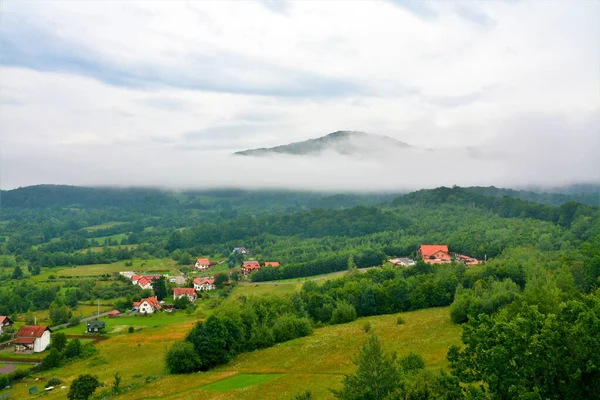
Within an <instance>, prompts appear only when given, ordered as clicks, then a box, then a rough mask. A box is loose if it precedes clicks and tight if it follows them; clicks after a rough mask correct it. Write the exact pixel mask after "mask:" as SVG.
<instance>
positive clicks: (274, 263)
mask: <svg viewBox="0 0 600 400" xmlns="http://www.w3.org/2000/svg"><path fill="white" fill-rule="evenodd" d="M279 265H280V264H279V261H265V267H279Z"/></svg>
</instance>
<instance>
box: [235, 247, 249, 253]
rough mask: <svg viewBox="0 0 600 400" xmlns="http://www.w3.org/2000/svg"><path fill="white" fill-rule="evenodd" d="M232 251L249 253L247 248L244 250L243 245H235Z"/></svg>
mask: <svg viewBox="0 0 600 400" xmlns="http://www.w3.org/2000/svg"><path fill="white" fill-rule="evenodd" d="M232 253H239V254H250V252H249V251H248V250H246V249H245V248H243V247H236V248H234V249H233V251H232Z"/></svg>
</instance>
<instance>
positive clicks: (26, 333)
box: [14, 325, 50, 353]
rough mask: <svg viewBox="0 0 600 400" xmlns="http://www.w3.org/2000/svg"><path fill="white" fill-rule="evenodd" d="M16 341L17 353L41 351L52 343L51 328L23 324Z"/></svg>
mask: <svg viewBox="0 0 600 400" xmlns="http://www.w3.org/2000/svg"><path fill="white" fill-rule="evenodd" d="M14 343H15V345H16V346H15V352H17V353H41V352H42V351H44V350H46V347H48V345H49V344H50V328H48V327H47V326H36V325H25V326H22V327H21V329H19V331H18V332H17V339H16V340H15V342H14Z"/></svg>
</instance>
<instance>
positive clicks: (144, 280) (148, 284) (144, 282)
mask: <svg viewBox="0 0 600 400" xmlns="http://www.w3.org/2000/svg"><path fill="white" fill-rule="evenodd" d="M153 280H154V277H151V276H142V277H141V278H140V279H139V280H138V281H137V285H138V286H139V287H141V288H142V289H152V281H153Z"/></svg>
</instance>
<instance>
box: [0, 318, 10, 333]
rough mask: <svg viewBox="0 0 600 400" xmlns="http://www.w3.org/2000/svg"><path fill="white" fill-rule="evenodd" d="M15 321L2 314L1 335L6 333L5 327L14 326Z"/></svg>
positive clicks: (0, 322) (0, 321)
mask: <svg viewBox="0 0 600 400" xmlns="http://www.w3.org/2000/svg"><path fill="white" fill-rule="evenodd" d="M12 324H13V322H12V320H11V319H10V318H8V317H7V316H5V315H0V335H3V334H4V329H6V328H8V327H9V326H12Z"/></svg>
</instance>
